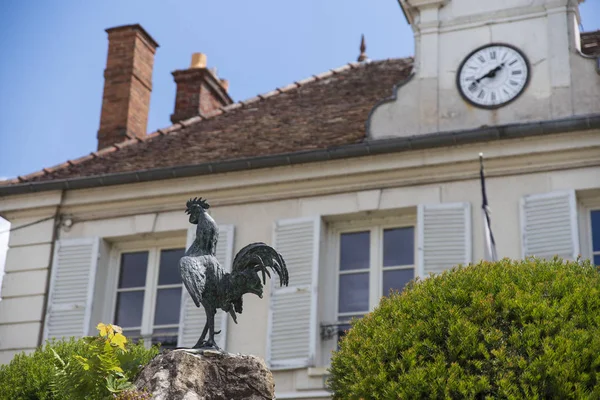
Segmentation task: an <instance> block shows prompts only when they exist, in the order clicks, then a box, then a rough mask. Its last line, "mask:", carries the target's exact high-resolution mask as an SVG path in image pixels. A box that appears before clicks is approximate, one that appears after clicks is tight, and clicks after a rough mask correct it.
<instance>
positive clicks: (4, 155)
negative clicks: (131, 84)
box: [0, 0, 600, 177]
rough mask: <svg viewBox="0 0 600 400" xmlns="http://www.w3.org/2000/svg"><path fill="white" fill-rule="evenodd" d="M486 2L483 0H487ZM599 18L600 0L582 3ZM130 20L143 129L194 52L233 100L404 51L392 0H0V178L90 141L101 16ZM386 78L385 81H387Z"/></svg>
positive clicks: (100, 60)
mask: <svg viewBox="0 0 600 400" xmlns="http://www.w3.org/2000/svg"><path fill="white" fill-rule="evenodd" d="M487 1H491V0H487ZM581 10H582V17H583V27H584V28H585V30H596V29H599V28H600V18H599V16H600V1H598V0H588V1H587V2H586V3H584V4H583V5H582V6H581ZM130 23H140V24H141V25H142V26H143V27H144V28H145V29H146V30H147V31H148V32H149V33H150V34H151V35H152V36H153V37H154V39H156V41H157V42H158V43H159V44H160V48H159V49H158V51H157V54H156V59H155V66H154V76H153V83H154V87H153V93H152V101H151V106H150V116H149V122H148V131H149V132H152V131H154V130H155V129H157V128H161V127H165V126H168V125H169V124H170V121H169V116H170V114H171V113H172V111H173V106H174V96H175V84H174V82H173V78H172V76H171V74H170V73H171V71H173V70H176V69H185V68H187V67H188V66H189V62H190V58H191V54H192V53H194V52H203V53H206V54H207V56H208V64H209V67H217V70H218V74H219V76H220V77H222V78H226V79H228V80H229V82H230V93H231V95H232V97H233V98H234V100H243V99H245V98H249V97H252V96H254V95H256V94H258V93H264V92H267V91H270V90H271V89H273V88H275V87H278V86H284V85H286V84H288V83H290V82H293V81H296V80H299V79H302V78H305V77H308V76H310V75H312V74H316V73H320V72H323V71H326V70H328V69H330V68H335V67H338V66H341V65H343V64H345V63H347V62H350V61H354V60H355V59H356V57H357V56H358V45H359V41H360V35H361V33H364V34H365V36H366V40H367V54H368V55H369V57H370V58H372V59H382V58H390V57H403V56H408V55H412V52H413V39H412V32H411V30H410V27H409V26H408V25H407V23H406V21H405V19H404V16H403V15H402V11H401V10H400V7H399V5H398V3H397V1H396V0H285V1H282V0H254V1H239V0H237V1H234V0H220V1H210V2H209V1H204V0H161V1H158V0H152V1H151V0H127V1H124V0H121V1H117V0H103V1H81V0H57V1H47V0H46V1H43V0H36V1H34V0H27V1H21V0H3V1H2V3H1V5H0V50H1V53H0V54H1V59H2V62H1V63H0V177H15V176H17V175H25V174H27V173H31V172H35V171H37V170H40V169H41V168H43V167H50V166H53V165H56V164H59V163H62V162H64V161H66V160H67V159H73V158H77V157H80V156H82V155H85V154H88V153H89V152H90V151H93V150H95V149H96V132H97V130H98V124H99V118H100V105H101V100H102V86H103V76H102V74H103V70H104V67H105V63H106V51H107V45H108V42H107V36H106V33H105V32H104V29H106V28H108V27H113V26H118V25H123V24H130ZM390 89H391V88H390Z"/></svg>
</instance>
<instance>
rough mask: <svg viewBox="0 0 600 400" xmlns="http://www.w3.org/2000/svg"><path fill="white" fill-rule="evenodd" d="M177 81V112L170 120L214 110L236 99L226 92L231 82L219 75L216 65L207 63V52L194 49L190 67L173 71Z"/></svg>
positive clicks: (178, 119) (174, 120) (173, 120)
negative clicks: (207, 65)
mask: <svg viewBox="0 0 600 400" xmlns="http://www.w3.org/2000/svg"><path fill="white" fill-rule="evenodd" d="M172 74H173V78H174V79H175V83H176V84H177V92H176V94H175V112H174V113H173V114H171V122H173V123H177V122H179V121H182V120H185V119H188V118H192V117H195V116H198V115H203V114H207V113H210V112H211V111H213V110H216V109H219V108H220V107H223V106H226V105H229V104H231V103H233V100H232V99H231V97H229V94H228V93H227V89H228V88H229V83H228V82H227V81H226V80H225V79H219V78H218V77H217V69H216V68H211V69H210V70H209V69H208V68H207V67H206V55H205V54H203V53H194V54H193V55H192V62H191V65H190V68H188V69H185V70H177V71H173V72H172Z"/></svg>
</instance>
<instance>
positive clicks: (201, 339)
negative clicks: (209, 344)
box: [192, 321, 208, 349]
mask: <svg viewBox="0 0 600 400" xmlns="http://www.w3.org/2000/svg"><path fill="white" fill-rule="evenodd" d="M207 332H208V321H206V324H204V329H202V335H201V336H200V339H198V342H197V343H196V344H195V345H194V347H192V349H199V348H201V347H203V346H204V343H205V341H204V338H205V337H206V333H207Z"/></svg>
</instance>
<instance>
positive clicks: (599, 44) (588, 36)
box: [581, 30, 600, 56]
mask: <svg viewBox="0 0 600 400" xmlns="http://www.w3.org/2000/svg"><path fill="white" fill-rule="evenodd" d="M581 52H582V53H583V54H587V55H589V56H600V30H597V31H594V32H583V33H582V34H581Z"/></svg>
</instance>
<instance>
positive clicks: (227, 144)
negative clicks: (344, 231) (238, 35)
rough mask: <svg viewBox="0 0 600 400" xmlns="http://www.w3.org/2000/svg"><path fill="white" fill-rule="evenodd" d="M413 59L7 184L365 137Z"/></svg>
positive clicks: (292, 91)
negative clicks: (372, 119) (380, 105)
mask: <svg viewBox="0 0 600 400" xmlns="http://www.w3.org/2000/svg"><path fill="white" fill-rule="evenodd" d="M412 65H413V60H412V58H405V59H390V60H384V61H374V62H367V63H350V64H347V65H345V66H343V67H340V68H337V69H334V70H330V71H327V72H324V73H322V74H319V75H314V76H312V77H310V78H307V79H303V80H301V81H297V82H294V83H293V84H290V85H288V86H285V87H282V88H278V89H276V90H273V91H271V92H268V93H265V94H262V95H258V96H256V97H253V98H250V99H247V100H244V101H241V102H239V103H234V104H231V105H229V106H226V107H224V108H222V109H221V110H218V111H216V112H214V113H213V114H212V115H210V116H206V117H205V118H201V117H194V118H191V119H189V120H186V121H182V122H181V123H178V124H175V125H172V126H170V127H169V128H166V129H161V130H158V131H156V132H154V133H152V134H150V135H148V136H147V137H146V138H144V139H131V140H128V141H125V142H122V143H118V144H115V145H114V146H113V147H108V148H106V149H103V150H100V151H97V152H93V153H91V154H89V155H87V156H85V157H81V158H79V159H76V160H69V161H66V162H65V163H63V164H60V165H57V166H54V167H51V168H44V169H43V170H42V171H39V172H36V173H33V174H29V175H26V176H22V177H19V178H17V179H14V180H12V181H6V182H3V183H4V184H16V183H23V182H39V181H50V180H55V179H68V178H76V177H88V176H96V175H104V174H111V173H119V172H134V171H139V170H147V169H154V168H165V167H176V166H185V165H195V164H199V163H203V162H211V161H223V160H233V159H243V158H249V157H256V156H264V155H274V154H282V153H290V152H297V151H306V150H321V149H327V148H330V147H334V146H340V145H344V144H352V143H358V142H361V141H362V140H363V139H364V138H365V123H366V121H367V117H368V114H369V112H370V111H371V109H372V108H373V106H374V105H375V104H376V103H377V102H378V101H380V100H381V99H384V98H386V97H390V96H391V95H392V89H393V86H394V85H395V84H397V83H399V82H400V81H402V80H403V79H405V78H406V77H408V75H409V74H410V72H411V71H412Z"/></svg>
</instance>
